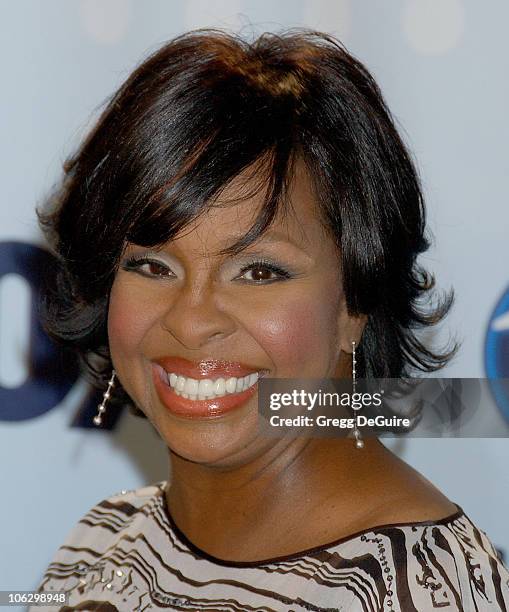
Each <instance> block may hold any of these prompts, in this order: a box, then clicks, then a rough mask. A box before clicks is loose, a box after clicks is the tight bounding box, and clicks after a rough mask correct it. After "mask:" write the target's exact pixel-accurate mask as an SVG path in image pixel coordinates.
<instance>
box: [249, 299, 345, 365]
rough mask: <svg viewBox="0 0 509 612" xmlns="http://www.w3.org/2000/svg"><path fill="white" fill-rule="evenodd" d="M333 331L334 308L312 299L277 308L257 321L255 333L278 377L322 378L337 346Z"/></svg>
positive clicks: (331, 305) (335, 325)
mask: <svg viewBox="0 0 509 612" xmlns="http://www.w3.org/2000/svg"><path fill="white" fill-rule="evenodd" d="M336 328H337V324H336V309H335V308H334V305H333V304H331V303H328V304H322V305H320V304H318V303H317V301H316V299H315V300H313V301H312V300H304V301H302V300H299V301H298V302H293V303H292V302H289V303H286V304H284V305H280V306H279V307H278V309H277V310H274V311H273V312H271V313H268V314H267V315H266V316H265V317H262V318H261V319H259V321H258V323H257V332H256V333H257V335H258V341H259V343H260V344H261V345H262V346H263V348H264V349H265V351H266V352H267V354H268V355H269V356H270V357H271V359H272V361H273V363H274V365H275V367H276V368H277V371H278V374H279V375H280V376H283V375H284V376H287V377H298V376H301V375H303V374H304V373H306V374H307V375H310V376H311V375H312V374H316V375H318V376H322V375H324V373H325V369H327V368H328V367H329V362H330V359H331V354H332V352H334V349H335V346H336V345H337V332H336Z"/></svg>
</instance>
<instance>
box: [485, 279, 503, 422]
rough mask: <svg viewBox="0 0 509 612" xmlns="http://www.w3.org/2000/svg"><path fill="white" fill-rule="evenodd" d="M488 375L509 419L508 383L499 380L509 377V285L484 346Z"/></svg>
mask: <svg viewBox="0 0 509 612" xmlns="http://www.w3.org/2000/svg"><path fill="white" fill-rule="evenodd" d="M484 361H485V367H486V375H487V377H488V378H489V379H492V380H491V382H490V386H491V390H492V392H493V395H494V397H495V401H496V402H497V405H498V407H499V408H500V410H501V411H502V414H503V415H504V417H505V418H506V419H507V420H508V421H509V397H508V395H507V393H506V391H505V390H504V387H505V388H507V386H506V385H502V384H500V383H498V382H497V379H498V378H509V287H507V289H506V290H505V292H504V294H503V295H502V297H501V298H500V300H499V301H498V304H497V305H496V307H495V310H494V311H493V313H492V315H491V317H490V321H489V325H488V331H487V333H486V344H485V347H484Z"/></svg>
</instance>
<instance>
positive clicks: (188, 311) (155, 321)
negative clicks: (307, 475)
mask: <svg viewBox="0 0 509 612" xmlns="http://www.w3.org/2000/svg"><path fill="white" fill-rule="evenodd" d="M242 178H243V177H242V175H241V176H239V177H237V178H236V179H235V180H234V181H233V182H232V183H231V184H230V185H229V186H228V187H227V188H226V189H225V190H224V191H223V194H224V195H222V196H221V200H223V198H224V199H225V200H228V199H230V198H231V197H235V196H237V197H238V196H239V195H242V193H244V195H245V192H244V191H243V187H242V184H241V180H242ZM247 187H248V189H249V188H250V187H252V185H250V184H249V183H248V184H247ZM290 199H291V204H292V206H291V207H290V208H289V213H288V215H286V216H285V217H284V218H283V217H279V218H277V219H276V220H275V221H274V223H273V224H272V225H271V227H270V228H269V230H268V231H267V232H266V233H265V234H264V235H262V236H261V238H260V239H259V240H258V241H257V242H256V243H255V244H253V245H251V246H249V247H248V248H247V249H246V250H245V251H243V252H242V253H240V254H238V255H235V256H218V255H217V254H216V253H217V252H218V251H220V250H221V249H224V248H225V247H227V246H230V245H231V244H233V243H234V242H236V240H237V239H238V238H239V237H240V236H242V235H244V234H245V233H246V232H247V230H248V229H249V228H250V227H251V224H252V223H253V221H254V219H255V218H256V215H257V213H258V211H259V208H260V206H261V205H262V200H263V190H261V191H260V193H258V194H256V195H255V196H250V197H249V198H248V199H246V200H244V201H240V202H239V203H235V204H228V205H227V206H224V207H213V208H211V209H210V210H209V211H207V212H206V213H204V214H203V215H202V216H201V217H200V218H199V219H197V220H196V221H195V223H194V224H193V225H192V226H189V227H188V228H186V230H184V231H183V232H182V234H181V235H179V236H177V237H176V238H175V239H174V240H172V241H171V242H169V243H168V244H166V246H165V247H164V249H163V250H161V251H158V252H154V251H153V250H152V251H151V250H150V249H147V248H145V247H140V246H137V245H134V244H129V245H128V248H127V250H126V252H125V253H124V255H123V257H122V260H121V263H120V266H119V270H118V272H117V274H116V277H115V279H114V282H113V286H112V290H111V295H110V306H109V314H108V334H109V342H110V350H111V356H112V361H113V364H114V368H115V370H116V372H117V375H118V377H119V378H120V381H121V382H122V385H123V386H124V388H125V390H126V391H127V392H128V393H129V395H130V396H131V398H132V399H133V400H134V402H135V403H136V405H137V406H138V407H139V408H140V409H141V410H143V412H144V413H145V414H146V416H147V417H148V418H149V419H150V421H151V422H152V423H153V425H154V426H155V427H156V429H157V430H158V432H159V434H160V435H161V437H162V438H163V440H164V441H165V443H166V444H167V446H168V447H169V448H170V449H171V450H172V451H173V452H174V453H176V454H177V455H180V456H181V457H184V458H186V459H189V460H191V461H195V462H199V463H202V464H209V465H215V466H221V467H226V466H233V465H239V464H242V463H246V462H248V461H250V460H251V459H253V458H254V457H255V456H257V455H259V454H260V453H261V452H263V449H266V448H267V446H268V445H269V446H270V445H273V444H274V439H272V440H271V441H268V440H267V439H266V438H265V439H262V438H261V437H260V436H259V434H258V429H257V419H258V406H257V393H256V383H254V385H252V386H251V388H250V389H248V390H247V391H244V392H242V391H241V392H239V393H238V394H237V395H238V396H239V399H240V400H242V401H241V402H240V404H239V403H237V404H236V405H235V400H236V397H237V396H236V394H235V393H232V394H230V398H229V402H230V404H229V407H230V409H229V410H227V411H224V410H223V408H224V402H223V404H221V397H220V396H219V397H218V403H217V406H219V408H218V410H217V411H216V413H215V414H214V415H213V416H210V415H208V416H203V411H202V410H198V411H196V410H195V408H196V406H202V407H203V406H206V405H209V406H210V403H209V404H207V402H206V401H201V403H200V400H199V401H198V402H196V401H193V400H192V399H186V398H184V397H182V395H179V396H178V398H177V396H176V395H175V391H174V389H172V388H170V386H169V385H166V386H165V387H164V389H163V390H162V392H161V389H162V384H163V383H162V374H164V370H163V368H162V367H161V364H164V365H165V366H166V367H167V369H168V371H170V370H173V374H174V376H173V381H175V379H176V377H177V376H183V377H184V378H183V380H184V379H185V380H186V381H187V379H188V378H194V379H196V380H198V381H199V380H201V379H202V378H205V377H208V379H209V380H211V381H212V383H213V385H215V384H216V383H217V382H218V380H219V378H220V377H221V374H223V379H224V380H227V379H228V377H235V373H237V374H238V375H239V376H238V378H240V376H241V375H243V374H244V373H245V372H256V371H258V372H262V374H265V375H266V376H268V377H271V378H321V377H329V376H334V375H336V376H344V375H345V376H347V375H349V369H348V368H347V369H346V370H344V363H348V360H344V359H343V358H344V357H346V354H343V353H341V351H345V353H349V352H350V351H351V342H352V340H356V341H357V342H358V341H359V339H360V335H361V332H362V327H363V321H362V322H361V320H360V319H354V318H351V317H349V316H348V315H347V312H346V305H345V300H344V295H343V291H342V285H341V274H340V264H339V258H338V252H337V249H336V247H335V245H334V242H333V240H332V239H331V238H330V237H329V236H328V235H327V234H326V232H325V230H324V228H323V227H322V225H321V223H320V221H319V218H318V209H317V205H316V202H315V198H314V196H313V192H312V189H311V185H310V182H309V178H308V175H307V172H306V168H305V165H304V163H303V162H301V161H299V162H298V163H297V165H296V172H295V178H294V180H293V183H292V186H291V191H290ZM221 200H220V201H221ZM133 257H134V258H135V259H136V260H137V261H135V262H134V263H133V261H132V260H131V263H130V264H129V265H128V266H126V264H127V262H128V260H129V259H130V258H133ZM144 257H146V258H148V259H150V261H149V262H143V261H140V259H141V258H144ZM260 261H261V262H262V263H260ZM257 262H258V263H257ZM340 355H341V359H340ZM175 358H182V359H183V360H186V361H179V359H175ZM156 362H157V363H156ZM204 362H205V363H204ZM222 368H223V369H222ZM236 368H238V371H237V370H236ZM243 368H244V369H243ZM223 370H224V371H223ZM165 381H166V383H167V382H168V380H167V378H165ZM214 388H215V389H216V390H217V391H218V393H219V394H221V390H223V394H226V395H228V393H227V392H226V391H225V390H224V388H222V387H214ZM240 395H242V397H240ZM232 398H233V399H232ZM232 405H233V406H234V407H233V408H232ZM182 406H184V409H182ZM217 406H216V408H217ZM213 407H214V405H213ZM192 416H193V417H194V418H191V417H192Z"/></svg>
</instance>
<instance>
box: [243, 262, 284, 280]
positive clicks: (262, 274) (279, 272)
mask: <svg viewBox="0 0 509 612" xmlns="http://www.w3.org/2000/svg"><path fill="white" fill-rule="evenodd" d="M241 278H242V279H243V280H247V281H250V282H252V283H254V284H259V285H263V284H268V283H272V282H275V281H280V280H286V279H288V278H291V274H290V273H289V272H287V271H286V270H283V269H282V268H280V267H279V266H276V265H275V264H273V263H270V262H264V261H254V262H253V263H251V264H249V265H248V266H245V267H244V268H242V270H241Z"/></svg>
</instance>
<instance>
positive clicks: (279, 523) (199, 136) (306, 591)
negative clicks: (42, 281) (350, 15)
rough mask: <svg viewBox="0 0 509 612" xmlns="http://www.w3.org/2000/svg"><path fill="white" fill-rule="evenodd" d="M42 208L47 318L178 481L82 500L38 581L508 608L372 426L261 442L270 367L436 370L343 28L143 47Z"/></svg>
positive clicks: (396, 161)
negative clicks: (159, 443) (148, 51)
mask: <svg viewBox="0 0 509 612" xmlns="http://www.w3.org/2000/svg"><path fill="white" fill-rule="evenodd" d="M65 170H66V177H65V181H64V185H63V189H62V192H61V196H60V197H59V198H57V200H56V202H55V205H54V207H53V208H52V209H51V210H49V211H46V212H44V213H40V218H41V222H42V224H43V227H44V228H45V230H46V231H47V235H48V238H49V241H50V243H51V244H52V245H53V247H54V250H55V253H56V255H57V256H58V258H59V261H60V268H59V270H58V274H57V275H56V277H55V290H54V292H52V293H49V294H48V299H47V303H46V306H47V312H46V319H47V327H48V330H49V331H50V333H51V334H52V335H53V336H54V337H55V338H57V339H59V340H60V341H61V342H63V343H64V344H66V345H68V346H72V347H75V348H76V349H77V350H78V351H79V353H80V355H81V356H82V357H83V360H84V362H85V363H86V365H87V368H88V370H89V371H90V372H92V373H96V375H97V377H98V378H99V379H101V380H102V381H103V384H104V386H105V387H106V381H107V380H108V379H109V384H108V386H107V387H106V391H105V394H104V401H103V403H102V404H101V405H100V407H99V410H98V414H97V416H96V418H95V422H96V424H100V423H101V420H102V418H103V414H104V412H106V411H107V410H108V409H111V406H112V402H114V401H119V402H129V403H130V404H131V405H132V407H133V409H134V410H136V411H137V412H139V413H141V414H143V415H145V416H146V417H147V418H148V419H149V420H150V421H151V423H152V424H153V425H154V427H155V428H156V430H157V431H158V433H159V434H160V436H161V437H162V439H163V440H164V442H165V443H166V445H167V446H168V449H169V456H170V467H171V477H169V479H168V481H167V482H166V481H165V482H161V483H157V484H155V485H152V486H148V487H145V488H143V489H139V490H136V491H129V492H125V491H123V492H122V493H120V494H118V495H115V496H112V497H111V498H109V499H108V500H105V501H103V502H101V503H99V504H98V505H97V506H95V507H94V508H92V509H91V510H90V511H89V512H88V513H87V515H86V516H85V517H84V518H83V519H82V520H81V521H80V522H79V523H78V524H77V525H76V527H75V528H74V530H73V531H72V533H71V534H70V535H69V537H68V539H67V540H66V542H65V543H64V545H63V546H62V547H61V548H60V549H59V551H58V552H57V554H56V556H55V558H54V560H53V562H52V563H51V565H50V566H49V568H48V570H47V573H46V575H45V577H44V579H43V581H42V583H41V586H40V588H41V590H44V591H52V590H55V591H62V590H63V591H66V592H68V594H69V602H68V604H66V605H65V606H64V605H63V606H62V607H61V608H57V609H62V610H70V609H72V610H92V609H93V610H148V609H151V610H158V609H172V610H183V609H191V610H277V611H283V610H284V611H288V610H294V611H297V610H401V611H405V612H407V611H410V610H418V611H419V612H421V611H423V610H432V609H435V608H437V607H447V609H449V610H474V609H475V610H505V609H506V608H507V606H508V605H509V587H508V581H509V572H508V571H507V568H506V567H505V566H504V565H503V564H502V561H501V560H500V559H499V558H498V556H497V553H496V551H495V549H494V547H493V546H492V544H491V542H490V540H489V539H488V537H487V536H486V534H485V533H484V532H483V531H482V530H480V529H479V528H477V527H476V526H475V525H473V524H472V522H471V521H470V520H469V518H468V517H467V516H466V515H465V514H464V512H463V510H462V509H461V508H460V507H459V506H458V505H457V504H455V503H453V502H452V501H450V500H449V499H448V498H447V497H446V496H445V495H444V494H442V493H441V492H440V491H439V490H437V489H436V488H435V487H434V486H433V485H432V484H431V483H430V482H429V481H428V480H426V479H425V478H424V477H423V476H422V475H421V474H419V473H418V472H417V471H416V470H414V469H412V468H411V467H410V466H408V465H407V464H405V463H404V462H403V461H402V460H400V459H399V458H398V457H396V456H395V455H394V454H392V453H391V452H390V451H389V450H388V449H386V448H385V447H384V446H383V445H382V444H381V443H380V441H379V440H378V439H377V438H376V437H371V438H367V439H365V440H362V441H361V440H360V439H359V440H358V444H354V442H353V440H351V439H345V438H327V439H325V438H316V437H309V436H308V437H304V436H289V435H288V436H284V435H283V436H281V437H279V438H274V437H268V436H263V435H261V434H260V432H259V430H258V428H257V423H258V419H259V415H258V410H257V387H258V382H257V381H258V378H259V377H260V376H268V377H271V378H303V379H307V378H327V377H329V378H349V377H351V376H352V354H351V353H352V348H354V349H356V355H355V363H356V375H357V376H360V377H366V378H374V377H380V378H383V377H385V378H397V377H400V376H408V375H410V374H411V373H412V372H415V371H420V372H431V371H434V370H437V369H439V368H441V367H443V366H444V365H445V364H446V363H447V362H448V360H449V359H450V358H451V357H452V355H453V354H454V352H455V351H456V348H457V347H456V346H453V347H451V348H449V349H448V350H444V351H442V352H439V351H437V352H433V351H432V350H431V349H430V348H429V347H426V346H424V345H423V344H422V343H421V341H420V340H419V338H418V336H417V334H416V328H418V327H429V326H432V325H433V324H435V323H437V322H438V321H439V320H441V319H442V318H443V317H444V316H445V314H446V313H447V311H448V309H449V307H450V305H451V303H452V294H451V295H448V296H446V297H445V299H443V300H442V302H439V303H438V306H436V307H435V308H434V309H429V310H428V311H425V310H424V309H422V308H421V309H420V308H419V306H418V301H419V300H421V299H422V298H423V297H427V296H428V295H429V293H430V292H431V291H432V289H433V287H434V279H433V278H432V277H431V276H430V275H428V274H427V273H426V271H425V270H423V269H422V268H421V267H419V266H418V265H417V263H416V257H417V255H418V254H419V253H422V252H423V251H425V250H426V249H427V248H428V246H429V243H428V239H427V238H426V236H425V228H424V226H425V219H424V208H423V202H422V195H421V190H420V186H419V181H418V178H417V174H416V170H415V168H414V166H413V164H412V162H411V159H410V156H409V154H408V152H407V151H406V149H405V146H404V145H403V143H402V141H401V140H400V138H399V136H398V134H397V131H396V129H395V127H394V123H393V120H392V119H391V116H390V113H389V111H388V109H387V108H386V106H385V103H384V101H383V98H382V95H381V93H380V91H379V89H378V87H377V85H376V84H375V82H374V81H373V79H372V77H371V76H370V74H369V73H368V71H367V70H366V68H365V67H364V66H362V65H361V64H360V63H359V62H358V61H357V60H355V59H354V58H353V57H352V56H351V55H349V54H348V53H347V52H346V50H345V49H344V48H343V47H342V46H341V44H340V43H339V42H338V41H337V40H335V39H334V38H333V37H331V36H329V35H326V34H321V33H317V32H311V31H307V30H289V31H286V32H283V33H281V34H279V35H275V34H264V35H262V36H261V37H260V38H259V39H258V40H256V41H255V42H252V43H248V42H246V41H244V40H242V39H241V38H239V37H237V36H235V35H230V34H227V33H224V32H222V31H217V30H200V31H195V32H191V33H188V34H185V35H182V36H179V37H177V38H176V39H174V40H172V41H171V42H170V43H168V44H166V45H165V46H164V47H163V48H161V49H160V50H159V51H157V52H156V53H155V54H154V55H153V56H151V57H150V58H149V59H147V60H146V61H145V62H144V63H143V64H142V65H141V66H140V67H139V68H138V69H137V70H136V71H135V72H134V73H133V74H132V75H131V76H130V77H129V79H128V80H127V82H126V83H125V84H124V85H123V86H122V87H121V88H120V90H119V91H118V92H117V93H116V95H115V96H114V97H113V99H112V100H111V101H110V103H109V104H108V106H107V108H106V110H105V111H104V113H103V115H102V117H101V119H100V120H99V122H98V125H97V127H96V128H95V130H94V131H93V133H92V134H91V135H90V136H89V137H88V138H87V140H86V142H85V143H84V144H83V145H82V147H81V149H80V150H79V152H78V154H77V155H76V156H75V157H74V158H73V159H72V160H70V161H69V162H68V163H67V165H66V168H65Z"/></svg>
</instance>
